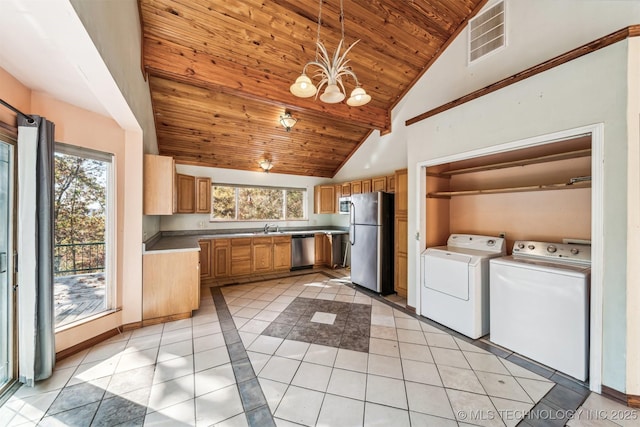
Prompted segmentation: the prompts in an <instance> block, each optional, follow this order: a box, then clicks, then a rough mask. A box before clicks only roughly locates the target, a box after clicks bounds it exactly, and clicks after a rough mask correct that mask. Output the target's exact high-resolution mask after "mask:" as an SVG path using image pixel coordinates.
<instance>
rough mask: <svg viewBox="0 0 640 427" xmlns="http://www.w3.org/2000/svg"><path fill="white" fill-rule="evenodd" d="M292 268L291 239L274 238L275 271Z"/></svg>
mask: <svg viewBox="0 0 640 427" xmlns="http://www.w3.org/2000/svg"><path fill="white" fill-rule="evenodd" d="M290 268H291V237H289V236H287V237H274V238H273V269H274V270H289V269H290Z"/></svg>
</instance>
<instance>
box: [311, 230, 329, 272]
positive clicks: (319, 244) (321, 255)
mask: <svg viewBox="0 0 640 427" xmlns="http://www.w3.org/2000/svg"><path fill="white" fill-rule="evenodd" d="M324 236H325V235H324V233H322V234H321V233H318V234H316V235H315V240H314V242H315V252H316V254H315V260H314V261H315V262H314V264H315V265H324V264H326V263H327V262H326V258H325V251H324Z"/></svg>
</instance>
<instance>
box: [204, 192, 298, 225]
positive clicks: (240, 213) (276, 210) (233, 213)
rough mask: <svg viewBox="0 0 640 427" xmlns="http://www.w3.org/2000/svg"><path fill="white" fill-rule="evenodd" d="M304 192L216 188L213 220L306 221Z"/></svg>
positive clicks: (212, 199)
mask: <svg viewBox="0 0 640 427" xmlns="http://www.w3.org/2000/svg"><path fill="white" fill-rule="evenodd" d="M306 193H307V191H306V190H305V189H299V188H278V187H246V186H235V185H213V186H212V189H211V220H212V221H272V220H301V219H306V214H305V203H304V201H305V200H306Z"/></svg>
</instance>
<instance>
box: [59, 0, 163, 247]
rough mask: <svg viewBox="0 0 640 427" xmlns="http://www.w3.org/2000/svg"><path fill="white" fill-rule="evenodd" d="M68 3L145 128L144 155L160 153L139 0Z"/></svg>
mask: <svg viewBox="0 0 640 427" xmlns="http://www.w3.org/2000/svg"><path fill="white" fill-rule="evenodd" d="M69 1H70V2H71V4H72V6H73V8H74V9H75V11H76V13H77V14H78V17H79V18H80V20H81V21H82V24H83V25H84V27H85V29H86V30H87V32H88V33H89V35H90V36H91V39H92V41H93V43H94V44H95V46H96V48H97V50H98V51H99V52H100V56H101V57H102V59H103V60H104V62H105V64H106V65H107V67H108V68H109V71H110V73H111V75H112V76H113V79H114V80H115V81H116V83H117V85H118V87H119V88H120V92H121V93H122V96H124V98H125V99H126V100H127V103H128V104H129V107H130V108H131V111H133V113H134V115H135V116H136V119H137V120H138V123H139V124H140V127H141V128H142V137H143V141H144V152H145V153H152V154H157V153H158V143H157V138H156V128H155V122H154V119H153V109H152V106H151V93H150V91H149V84H148V82H146V81H145V80H144V77H143V74H142V44H141V43H142V29H141V26H140V17H139V14H138V3H137V1H136V0H119V1H118V2H117V7H115V4H114V2H113V1H112V0H93V1H86V0H84V1H83V0H69ZM139 157H140V158H142V156H141V155H140V156H139ZM140 169H142V164H141V165H140ZM142 229H143V234H146V235H153V234H155V233H157V232H158V230H159V229H160V219H159V218H158V217H157V216H143V222H142Z"/></svg>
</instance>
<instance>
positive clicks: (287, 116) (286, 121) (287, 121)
mask: <svg viewBox="0 0 640 427" xmlns="http://www.w3.org/2000/svg"><path fill="white" fill-rule="evenodd" d="M296 123H298V119H296V118H294V117H293V116H292V115H291V113H290V112H288V111H285V113H284V115H283V116H280V124H281V125H282V127H284V129H285V130H286V131H287V132H291V129H293V127H294V126H295V125H296Z"/></svg>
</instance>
